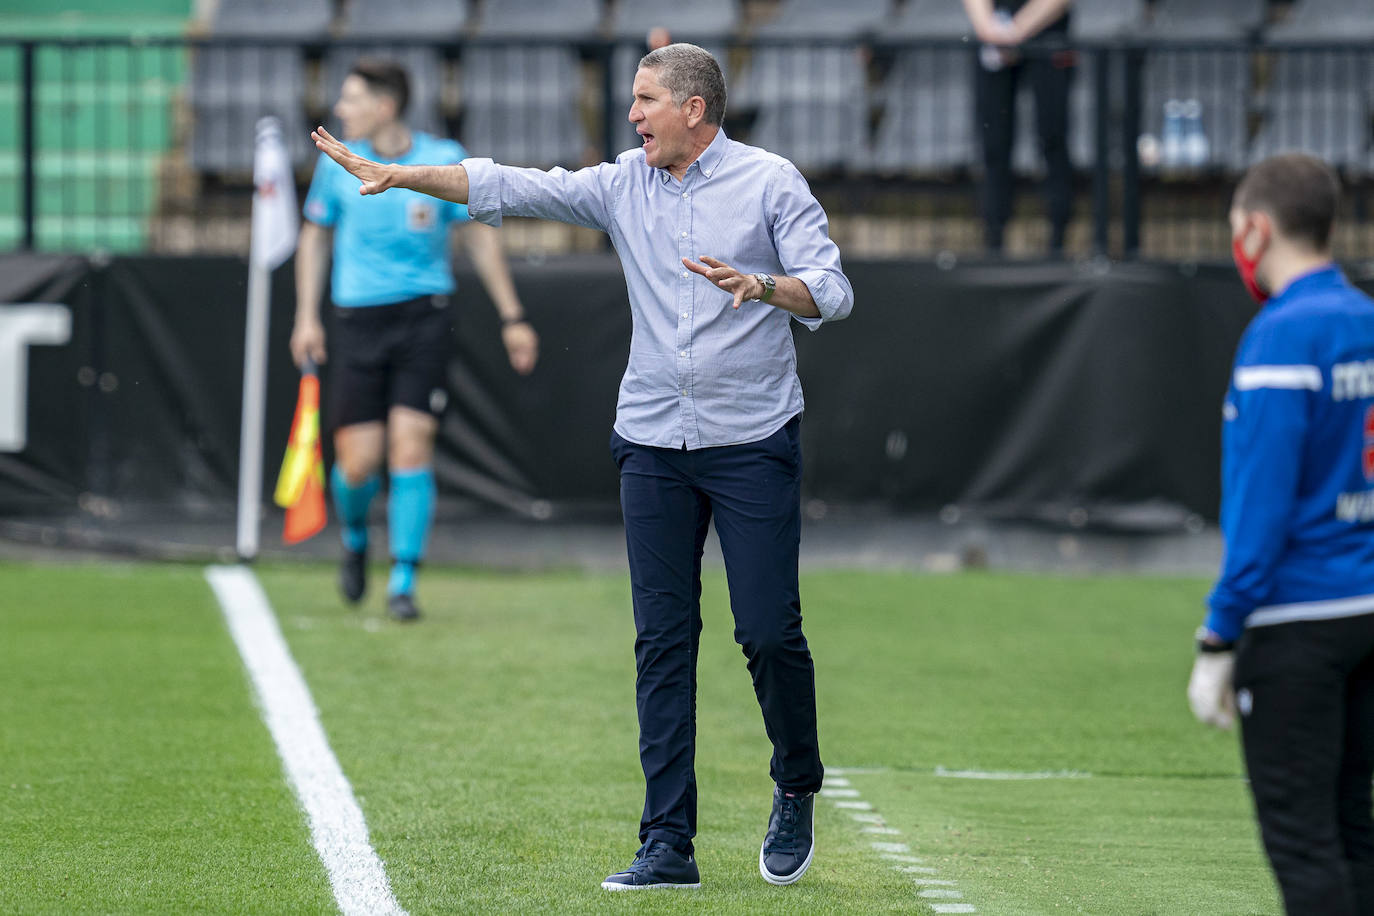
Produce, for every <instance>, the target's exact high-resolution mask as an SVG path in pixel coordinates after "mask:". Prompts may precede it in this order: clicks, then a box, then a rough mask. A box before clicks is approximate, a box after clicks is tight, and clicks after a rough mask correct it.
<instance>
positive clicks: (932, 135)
mask: <svg viewBox="0 0 1374 916" xmlns="http://www.w3.org/2000/svg"><path fill="white" fill-rule="evenodd" d="M970 33H971V29H970V27H969V21H968V16H967V15H966V14H965V13H964V8H963V5H962V4H959V3H946V2H944V0H908V2H907V4H906V6H905V7H903V8H902V9H901V10H900V11H899V12H898V14H897V15H896V17H895V18H894V19H892V20H891V21H889V22H888V23H887V24H886V25H885V26H884V28H883V34H884V36H886V37H888V38H890V39H892V40H894V41H921V40H937V39H938V40H943V41H951V42H952V41H963V40H966V39H967V37H968V36H969V34H970ZM974 66H975V61H974V55H973V53H972V52H971V51H969V50H968V49H967V48H963V47H940V48H908V49H905V50H899V51H897V52H896V54H895V57H894V61H893V65H892V70H891V72H890V73H889V74H888V77H887V79H886V80H885V81H884V82H883V84H882V85H881V87H880V88H879V90H878V99H879V101H880V102H881V103H882V109H883V117H882V121H881V122H880V123H879V125H878V131H877V135H876V137H875V139H874V144H873V146H874V149H873V164H874V167H875V168H877V169H878V170H879V171H880V172H884V173H909V174H928V173H939V172H946V171H950V170H954V169H961V168H966V167H967V166H969V165H970V164H971V163H972V162H973V161H974V160H975V159H976V158H977V155H978V136H977V131H976V130H975V124H974V94H973V67H974Z"/></svg>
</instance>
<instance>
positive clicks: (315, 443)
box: [273, 366, 326, 544]
mask: <svg viewBox="0 0 1374 916" xmlns="http://www.w3.org/2000/svg"><path fill="white" fill-rule="evenodd" d="M273 499H274V500H275V501H276V503H277V505H279V506H281V507H282V508H283V509H285V510H286V526H285V528H284V530H283V531H282V540H283V541H285V542H286V543H288V544H298V543H300V542H301V541H304V540H305V539H306V538H310V537H314V536H315V535H317V534H319V533H320V532H321V531H323V530H324V525H325V521H326V514H325V506H324V452H323V451H322V450H321V448H320V378H319V376H318V375H316V374H315V371H314V368H313V367H310V366H307V367H306V368H305V369H304V370H303V371H302V373H301V387H300V394H299V395H298V396H297V398H296V417H295V419H294V420H292V421H291V438H290V439H289V440H288V441H287V443H286V457H285V458H284V459H282V463H281V473H280V474H278V475H277V490H276V493H274V494H273Z"/></svg>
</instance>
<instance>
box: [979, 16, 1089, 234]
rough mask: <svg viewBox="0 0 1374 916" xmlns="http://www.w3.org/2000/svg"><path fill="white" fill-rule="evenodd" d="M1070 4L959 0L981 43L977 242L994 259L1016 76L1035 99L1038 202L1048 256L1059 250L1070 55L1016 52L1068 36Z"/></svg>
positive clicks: (1069, 203) (1009, 189)
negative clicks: (1042, 206)
mask: <svg viewBox="0 0 1374 916" xmlns="http://www.w3.org/2000/svg"><path fill="white" fill-rule="evenodd" d="M1072 2H1073V0H964V9H965V10H966V11H967V12H968V17H969V20H970V22H972V24H973V31H974V33H975V34H976V35H977V37H978V40H979V41H981V42H982V43H983V47H982V49H981V50H980V53H979V58H978V74H977V77H976V80H975V84H976V85H975V90H976V96H977V117H978V128H979V132H980V133H981V135H982V141H983V169H984V176H983V199H982V205H983V238H984V242H985V244H986V245H987V249H988V251H989V252H990V253H992V254H1001V253H1002V242H1003V233H1004V231H1005V229H1006V224H1007V219H1008V218H1009V217H1010V216H1011V203H1012V194H1013V189H1014V185H1013V178H1012V173H1011V151H1012V145H1013V144H1014V142H1015V139H1016V90H1017V87H1018V86H1019V85H1020V82H1021V77H1022V75H1024V76H1025V77H1026V79H1028V80H1029V81H1030V85H1031V91H1032V92H1033V93H1034V94H1035V124H1036V133H1037V134H1038V135H1039V137H1040V151H1041V152H1042V153H1043V154H1044V156H1045V169H1046V175H1045V199H1046V203H1047V204H1048V207H1049V216H1050V250H1051V251H1052V252H1053V253H1054V254H1060V253H1062V252H1063V250H1064V233H1065V230H1066V229H1067V228H1068V225H1069V217H1070V215H1071V214H1072V210H1073V165H1072V163H1071V162H1070V161H1069V85H1070V83H1071V82H1072V80H1073V73H1074V66H1075V63H1076V55H1075V53H1074V52H1073V51H1072V50H1069V49H1067V48H1064V49H1060V50H1052V51H1047V52H1036V53H1033V54H1023V53H1021V52H1020V51H1018V50H1017V46H1018V45H1020V44H1022V43H1024V42H1026V41H1029V40H1031V39H1032V38H1036V37H1037V36H1041V35H1043V36H1045V37H1046V38H1047V39H1051V40H1058V41H1061V42H1062V41H1063V40H1065V39H1067V37H1068V33H1069V6H1070V4H1071V3H1072Z"/></svg>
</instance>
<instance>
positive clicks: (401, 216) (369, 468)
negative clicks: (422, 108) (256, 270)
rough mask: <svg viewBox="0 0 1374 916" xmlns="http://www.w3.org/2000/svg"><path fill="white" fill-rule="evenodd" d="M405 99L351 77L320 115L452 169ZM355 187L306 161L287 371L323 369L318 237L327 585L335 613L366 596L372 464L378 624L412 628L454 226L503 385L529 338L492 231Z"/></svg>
mask: <svg viewBox="0 0 1374 916" xmlns="http://www.w3.org/2000/svg"><path fill="white" fill-rule="evenodd" d="M409 97H410V83H409V79H408V77H407V75H406V72H405V70H404V69H402V68H401V67H400V66H398V65H397V64H395V63H393V62H391V61H387V60H379V59H364V60H361V61H359V62H358V63H357V64H355V65H354V66H353V68H352V70H351V71H350V72H349V75H348V77H347V78H346V79H345V80H344V83H343V88H342V91H341V93H340V95H339V101H338V104H336V105H335V106H334V114H335V115H336V116H337V117H338V118H339V121H340V122H341V123H342V125H343V133H344V136H345V138H347V139H348V140H349V149H352V150H354V151H356V152H357V153H358V154H359V155H361V156H367V157H371V158H376V159H379V160H381V161H383V162H390V163H397V164H401V165H446V164H451V163H458V162H461V161H463V159H464V158H466V157H467V152H466V151H465V150H464V149H463V147H462V146H461V145H460V144H458V143H457V142H455V141H453V140H442V139H438V138H436V137H432V136H430V135H429V134H425V133H422V132H420V131H412V130H410V129H409V128H407V127H406V124H405V122H404V120H402V117H403V115H404V113H405V109H406V103H407V101H408V100H409ZM357 187H358V183H357V181H356V180H354V179H353V178H351V177H350V176H349V174H348V173H347V172H345V171H344V170H343V169H342V168H340V167H339V166H338V165H337V164H336V163H335V162H334V161H333V160H332V159H330V158H329V157H328V156H323V155H322V156H320V159H319V163H318V164H317V165H316V167H315V177H314V180H313V181H312V182H311V184H310V193H309V195H308V196H307V197H306V200H305V222H304V223H303V225H302V226H301V235H300V242H299V245H298V249H297V255H296V324H295V329H294V331H293V332H292V334H291V354H292V357H293V358H294V359H295V361H296V364H297V365H301V364H303V363H304V362H305V360H306V359H307V358H309V359H311V360H313V361H314V362H316V363H322V362H324V360H325V356H326V349H325V330H324V324H323V322H322V321H321V318H320V300H321V298H322V296H323V292H324V276H325V272H326V270H327V269H328V267H329V263H330V249H331V239H330V237H331V235H332V236H333V239H332V248H333V256H334V257H333V274H332V277H331V282H330V292H331V296H332V299H333V302H334V321H333V331H332V334H333V338H332V340H331V346H330V350H331V351H332V354H331V355H332V356H333V357H334V360H333V368H332V372H331V375H330V379H329V382H330V388H329V392H328V399H329V408H330V409H329V420H330V422H331V423H332V425H333V426H334V458H335V460H334V467H333V470H332V472H331V475H330V488H331V490H332V491H333V494H334V503H335V506H336V508H337V510H338V514H339V518H340V519H341V521H342V522H343V547H344V554H343V560H342V563H341V565H340V570H339V585H340V589H341V591H342V592H343V595H344V598H345V599H347V600H348V601H349V602H356V601H358V600H359V599H360V598H361V597H362V595H363V592H364V590H365V588H366V574H367V550H368V543H367V540H368V538H367V516H368V507H369V506H370V505H371V503H372V499H373V497H374V496H376V495H377V492H378V491H379V490H380V489H381V486H382V481H381V474H380V472H381V469H382V464H383V461H385V463H386V466H387V469H388V471H389V476H390V484H391V486H390V494H389V499H388V501H387V528H388V532H389V534H390V540H391V545H390V546H391V559H392V566H391V577H390V580H389V582H388V583H387V611H388V613H389V614H390V615H391V616H392V617H394V618H396V619H397V620H414V619H416V618H417V617H419V616H420V612H419V609H418V608H417V606H416V603H415V598H414V591H415V569H416V567H417V566H418V565H419V563H420V561H421V560H422V559H423V558H424V555H425V547H426V543H427V541H428V537H429V529H430V526H431V524H432V522H433V518H434V502H435V485H434V470H433V466H432V464H433V455H434V438H435V434H436V433H437V431H438V429H439V419H440V417H442V416H443V413H444V410H445V407H446V405H447V403H448V394H447V367H448V361H449V359H450V358H451V356H452V354H453V308H452V304H451V298H452V295H453V292H454V281H453V268H452V265H451V263H450V235H451V233H450V228H451V227H452V226H455V225H458V224H466V225H465V226H464V229H465V235H466V241H467V244H468V249H469V251H470V252H471V254H472V260H473V264H474V266H475V267H476V269H477V273H478V276H479V277H480V278H481V280H482V285H483V286H485V287H486V290H487V294H488V295H489V296H490V297H491V300H492V302H494V303H495V305H496V309H497V311H498V312H499V313H500V315H501V325H502V332H501V336H502V340H503V342H504V343H505V346H506V350H507V352H508V354H509V357H510V362H511V366H512V367H514V369H515V370H516V371H517V372H520V373H522V374H525V373H529V372H531V371H532V370H533V369H534V364H535V360H536V359H537V358H538V348H539V338H538V337H537V336H536V335H535V333H534V329H533V328H531V327H530V325H529V323H528V322H527V321H526V320H525V312H524V309H523V308H522V307H521V305H520V300H519V299H518V298H517V297H516V294H515V287H514V285H513V283H512V282H511V277H510V270H509V269H508V267H507V265H506V260H505V256H504V255H503V254H502V252H501V246H500V240H499V239H498V237H497V230H495V229H493V228H491V227H489V226H483V225H480V224H478V223H471V222H469V219H468V212H467V207H465V206H463V205H461V204H456V203H450V202H448V201H441V200H436V199H435V198H433V197H428V196H426V195H423V194H417V193H415V192H413V191H398V192H397V193H395V194H388V195H386V196H385V197H361V196H359V195H358V192H357Z"/></svg>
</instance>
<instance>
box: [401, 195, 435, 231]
mask: <svg viewBox="0 0 1374 916" xmlns="http://www.w3.org/2000/svg"><path fill="white" fill-rule="evenodd" d="M436 222H438V213H437V212H436V211H435V209H434V202H433V201H431V200H429V199H428V198H423V197H417V198H415V199H413V200H409V201H407V202H406V228H407V229H409V230H410V231H411V232H428V231H429V230H431V229H433V228H434V225H435V223H436Z"/></svg>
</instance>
